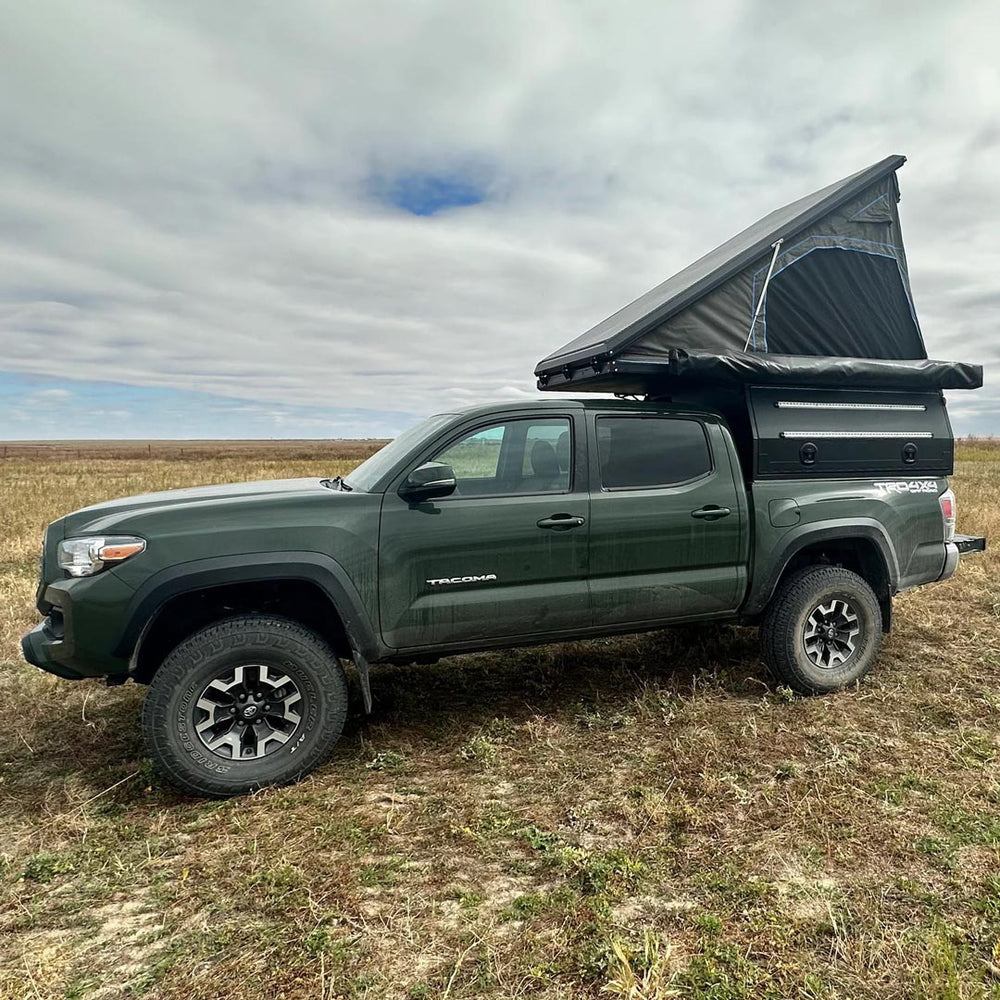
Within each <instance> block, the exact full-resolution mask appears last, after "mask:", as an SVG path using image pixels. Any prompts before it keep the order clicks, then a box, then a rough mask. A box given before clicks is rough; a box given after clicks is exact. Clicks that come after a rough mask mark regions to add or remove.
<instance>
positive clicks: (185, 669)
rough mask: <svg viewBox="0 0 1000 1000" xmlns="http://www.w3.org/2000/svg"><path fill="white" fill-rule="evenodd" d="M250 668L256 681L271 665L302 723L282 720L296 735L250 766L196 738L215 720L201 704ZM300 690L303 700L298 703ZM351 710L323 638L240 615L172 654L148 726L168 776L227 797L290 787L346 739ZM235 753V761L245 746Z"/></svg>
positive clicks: (275, 620) (152, 696)
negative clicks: (221, 682)
mask: <svg viewBox="0 0 1000 1000" xmlns="http://www.w3.org/2000/svg"><path fill="white" fill-rule="evenodd" d="M246 665H253V666H252V667H249V668H247V666H246ZM241 666H243V668H244V670H246V669H250V670H251V671H252V670H254V669H255V668H256V671H257V672H256V674H253V673H251V674H249V676H251V677H253V676H257V677H260V676H262V674H261V671H260V666H264V667H267V668H268V670H267V671H266V673H267V675H268V676H269V677H275V678H279V677H285V678H287V679H288V681H289V686H288V687H284V688H279V689H278V691H279V693H280V692H281V691H284V690H291V691H293V696H292V698H290V699H289V700H291V701H293V708H292V709H287V710H284V709H283V711H286V712H287V714H289V715H290V714H291V712H292V711H293V710H295V715H297V716H298V721H297V722H292V721H288V722H287V723H285V721H284V719H283V718H282V723H283V724H286V725H287V726H288V727H289V728H291V732H290V735H288V736H286V737H285V738H286V740H287V742H285V743H283V744H281V745H279V746H278V747H277V748H274V749H267V747H268V745H269V744H268V739H270V740H272V741H274V742H277V740H278V739H279V738H280V737H273V736H272V737H265V739H264V744H263V745H264V748H265V749H264V750H263V751H262V753H263V754H264V755H263V756H259V757H257V758H256V759H251V760H242V759H237V758H232V757H231V758H229V759H226V758H224V757H223V756H220V755H219V754H220V753H221V752H222V751H221V750H220V751H219V753H215V752H212V751H211V750H210V749H208V747H207V743H206V739H208V737H203V736H202V735H200V734H199V733H198V732H197V719H198V718H199V717H201V718H202V720H203V721H204V718H205V717H206V716H207V715H208V713H205V712H204V710H203V709H199V707H198V703H199V700H200V699H201V698H203V697H204V695H205V694H206V693H207V691H208V688H209V687H211V686H212V685H213V682H216V681H217V679H218V678H220V677H227V676H230V675H232V676H240V677H242V676H243V673H242V672H241V673H240V674H238V675H237V674H236V670H237V669H238V668H240V667H241ZM251 686H260V685H253V684H251ZM295 692H297V693H298V694H299V695H300V697H299V699H298V700H297V701H295V700H294V693H295ZM213 696H214V691H213ZM250 697H251V698H253V697H254V695H251V696H250ZM347 707H348V694H347V678H346V677H345V675H344V668H343V666H342V665H341V663H340V661H339V660H338V659H337V657H336V656H335V655H334V653H333V650H331V649H330V647H329V646H328V645H327V643H326V642H324V641H323V639H321V638H320V637H319V636H318V635H317V634H316V633H315V632H313V631H311V630H310V629H307V628H304V627H303V626H302V625H299V624H298V623H297V622H294V621H291V620H289V619H287V618H279V617H273V616H264V615H241V616H239V617H234V618H228V619H226V620H224V621H220V622H216V623H215V624H213V625H210V626H208V627H207V628H204V629H202V630H201V631H199V632H195V633H194V634H193V635H191V636H190V637H189V638H187V639H185V640H184V641H183V642H182V643H181V644H180V645H179V646H177V648H176V649H174V651H173V652H172V653H170V655H169V656H167V658H166V659H165V660H164V661H163V663H162V665H161V666H160V668H159V669H158V670H157V671H156V673H155V674H154V675H153V679H152V682H151V683H150V685H149V691H148V693H147V695H146V701H145V703H144V705H143V709H142V729H143V735H144V738H145V742H146V749H147V751H148V753H149V756H150V757H151V758H152V760H153V764H154V765H155V767H156V769H157V770H158V771H159V772H160V774H162V775H163V776H164V777H165V778H167V779H168V780H169V781H170V782H171V783H173V784H174V785H176V786H178V787H179V788H181V789H183V790H184V791H186V792H190V793H192V794H194V795H201V796H207V797H210V798H226V797H228V796H231V795H241V794H243V793H246V792H251V791H255V790H257V789H259V788H262V787H264V786H265V785H283V784H288V783H290V782H294V781H297V780H298V779H299V778H301V777H303V776H304V775H306V774H308V773H309V772H310V771H312V770H313V768H315V767H316V766H317V765H319V764H321V763H322V762H323V761H324V760H326V758H327V757H328V756H329V755H330V753H331V751H332V750H333V746H334V744H335V743H336V742H337V740H338V739H339V738H340V734H341V733H342V732H343V729H344V722H345V720H346V718H347ZM220 711H221V710H220ZM226 711H230V709H227V710H226ZM232 711H236V709H235V708H234V709H232ZM214 715H215V710H213V711H212V712H211V716H212V717H214ZM291 718H293V719H294V716H291ZM258 721H259V722H260V723H261V724H262V725H261V726H259V728H260V731H262V732H265V733H268V732H270V729H269V728H268V729H265V728H263V724H264V719H263V718H261V719H260V720H258ZM241 725H247V723H241ZM292 727H294V728H292ZM234 738H235V737H234ZM229 752H230V753H231V754H235V753H236V749H235V748H233V747H231V748H230V749H229ZM241 752H247V753H249V752H252V751H251V749H250V748H247V749H246V750H243V751H241Z"/></svg>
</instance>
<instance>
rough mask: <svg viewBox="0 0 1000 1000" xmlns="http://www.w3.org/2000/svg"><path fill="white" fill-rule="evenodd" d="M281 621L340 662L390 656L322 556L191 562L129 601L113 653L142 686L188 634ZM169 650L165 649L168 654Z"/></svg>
mask: <svg viewBox="0 0 1000 1000" xmlns="http://www.w3.org/2000/svg"><path fill="white" fill-rule="evenodd" d="M248 612H250V613H252V612H267V613H274V614H282V615H284V616H286V617H289V618H292V619H294V620H297V621H300V622H302V623H303V624H305V625H307V626H309V627H311V628H313V630H314V631H316V632H318V633H319V634H320V635H322V636H323V637H324V638H325V639H327V641H329V642H330V643H331V645H332V646H333V647H334V649H335V650H336V651H337V653H338V655H342V656H344V657H347V658H349V657H351V656H352V655H353V654H354V652H355V651H358V652H361V653H362V654H363V655H364V656H366V657H367V658H369V659H373V660H377V659H381V658H382V657H383V656H384V655H385V654H386V653H388V652H390V651H389V650H387V649H386V647H384V646H383V645H382V643H381V642H380V641H379V638H378V635H377V633H376V632H375V630H374V627H373V625H372V622H371V617H370V615H369V613H368V611H367V609H366V608H365V605H364V602H363V601H362V599H361V596H360V594H359V593H358V591H357V589H356V588H355V587H354V584H353V582H352V581H351V579H350V577H349V576H348V575H347V573H346V571H345V570H344V569H343V567H341V566H340V564H339V563H337V562H336V560H334V559H331V558H330V557H329V556H325V555H323V554H322V553H312V552H289V553H266V554H254V555H247V556H233V557H221V558H215V559H204V560H197V561H196V562H192V563H182V564H178V565H176V566H171V567H169V568H168V569H165V570H163V571H161V572H160V573H157V574H155V575H154V576H152V577H150V579H149V580H147V581H146V583H145V584H143V585H142V586H141V587H140V588H139V589H138V590H137V591H136V593H135V594H134V595H133V598H132V600H131V601H130V602H129V607H128V609H127V611H126V614H125V615H124V625H123V627H122V631H121V633H120V635H119V637H118V640H117V642H116V645H115V654H116V655H118V656H121V657H122V658H127V659H129V660H130V661H131V663H132V668H131V673H132V676H133V677H134V678H135V679H136V680H138V681H141V682H142V681H148V679H149V677H150V676H152V673H153V672H155V670H156V667H158V666H159V662H161V661H162V657H163V656H164V655H166V653H168V652H169V649H170V648H173V646H172V645H171V643H172V644H173V645H176V643H177V641H180V639H182V638H184V634H185V629H186V634H190V633H191V632H192V631H196V630H197V629H198V628H201V627H204V626H205V625H207V624H209V623H211V622H212V621H217V620H219V619H220V618H222V617H227V616H229V615H235V614H241V613H248ZM168 647H169V648H168Z"/></svg>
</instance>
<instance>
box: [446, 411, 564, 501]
mask: <svg viewBox="0 0 1000 1000" xmlns="http://www.w3.org/2000/svg"><path fill="white" fill-rule="evenodd" d="M432 461H435V462H443V463H444V464H445V465H450V466H451V467H452V469H453V471H454V473H455V481H456V483H457V484H458V485H457V487H456V489H455V492H454V493H453V494H452V496H456V497H463V496H464V497H469V496H506V495H516V494H526V493H565V492H566V491H568V490H569V486H570V482H571V474H572V433H571V426H570V421H569V418H568V417H544V418H543V417H538V418H527V419H519V420H508V421H504V422H503V423H497V424H491V425H490V426H488V427H480V428H477V429H476V430H474V431H470V432H469V433H468V434H465V435H463V436H462V437H460V438H459V439H458V440H457V441H452V442H451V443H450V444H448V445H446V446H445V447H444V448H443V449H442V450H441V451H439V452H438V453H437V454H436V455H435V456H434V457H433V459H432Z"/></svg>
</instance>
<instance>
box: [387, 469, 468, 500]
mask: <svg viewBox="0 0 1000 1000" xmlns="http://www.w3.org/2000/svg"><path fill="white" fill-rule="evenodd" d="M457 485H458V484H457V483H456V482H455V473H454V472H453V471H452V468H451V466H450V465H445V464H444V463H443V462H425V463H424V464H423V465H420V466H417V468H415V469H414V470H413V471H412V472H411V473H410V474H409V475H408V476H407V477H406V479H405V480H404V482H403V485H402V486H400V488H399V495H400V496H401V497H402V498H403V499H404V500H409V501H410V502H411V503H413V502H416V501H420V500H433V499H434V498H435V497H446V496H448V495H449V494H450V493H454V492H455V487H456V486H457Z"/></svg>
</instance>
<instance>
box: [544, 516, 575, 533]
mask: <svg viewBox="0 0 1000 1000" xmlns="http://www.w3.org/2000/svg"><path fill="white" fill-rule="evenodd" d="M586 523H587V519H586V518H585V517H580V516H579V515H577V514H553V515H552V516H551V517H543V518H542V519H541V520H540V521H538V522H537V524H538V527H539V528H549V529H551V530H552V531H569V529H570V528H579V527H580V526H581V525H584V524H586Z"/></svg>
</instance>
